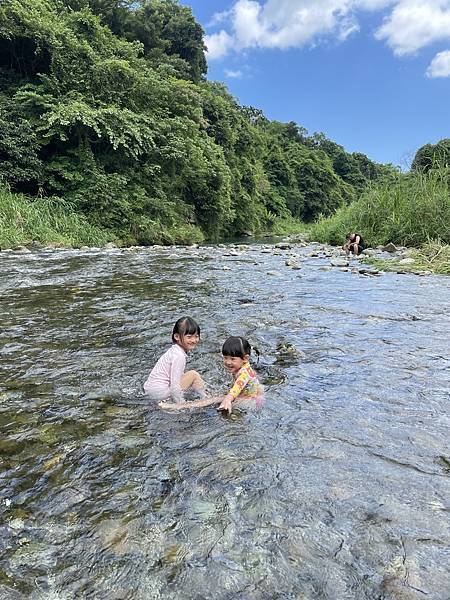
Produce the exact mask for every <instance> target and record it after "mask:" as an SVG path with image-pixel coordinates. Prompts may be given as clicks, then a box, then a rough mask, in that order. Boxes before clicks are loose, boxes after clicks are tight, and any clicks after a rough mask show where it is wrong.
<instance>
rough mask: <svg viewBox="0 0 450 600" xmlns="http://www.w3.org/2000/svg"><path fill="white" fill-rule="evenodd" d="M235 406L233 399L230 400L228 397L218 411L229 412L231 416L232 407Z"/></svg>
mask: <svg viewBox="0 0 450 600" xmlns="http://www.w3.org/2000/svg"><path fill="white" fill-rule="evenodd" d="M232 404H233V401H232V400H231V398H229V397H228V396H227V397H225V398H224V400H223V401H222V403H221V404H220V406H219V407H218V409H217V410H223V411H228V414H229V415H230V414H231V411H232V407H231V405H232Z"/></svg>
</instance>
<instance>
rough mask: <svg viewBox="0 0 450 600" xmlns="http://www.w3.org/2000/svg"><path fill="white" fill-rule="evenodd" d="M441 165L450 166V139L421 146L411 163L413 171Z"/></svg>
mask: <svg viewBox="0 0 450 600" xmlns="http://www.w3.org/2000/svg"><path fill="white" fill-rule="evenodd" d="M440 167H450V139H449V138H446V139H443V140H440V141H439V142H437V144H425V146H422V147H421V148H419V149H418V150H417V152H416V155H415V156H414V160H413V162H412V165H411V169H412V170H413V171H425V172H426V171H429V170H430V169H436V168H437V169H438V168H440Z"/></svg>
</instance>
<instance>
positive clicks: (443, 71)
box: [427, 50, 450, 77]
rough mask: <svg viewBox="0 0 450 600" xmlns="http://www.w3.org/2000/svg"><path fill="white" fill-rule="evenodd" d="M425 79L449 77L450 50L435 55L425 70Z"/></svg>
mask: <svg viewBox="0 0 450 600" xmlns="http://www.w3.org/2000/svg"><path fill="white" fill-rule="evenodd" d="M427 77H450V50H444V52H439V53H438V54H436V56H435V57H434V58H433V60H432V61H431V63H430V66H429V67H428V69H427Z"/></svg>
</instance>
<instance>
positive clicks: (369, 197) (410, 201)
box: [311, 152, 450, 246]
mask: <svg viewBox="0 0 450 600" xmlns="http://www.w3.org/2000/svg"><path fill="white" fill-rule="evenodd" d="M418 154H419V152H418ZM449 189H450V169H449V168H448V167H445V166H442V165H441V166H439V165H436V167H435V168H432V169H421V170H418V171H412V172H411V173H406V174H405V173H399V174H398V175H397V177H396V179H393V180H391V181H389V182H387V181H386V182H379V183H377V184H375V185H373V186H368V187H367V188H366V190H364V192H363V193H362V195H361V197H360V198H359V199H358V200H357V201H355V202H353V203H352V204H350V205H348V206H345V207H341V208H339V209H338V210H337V211H336V212H335V214H334V215H333V216H332V217H329V218H322V219H319V220H318V221H317V222H316V223H315V224H314V225H313V226H312V228H311V235H312V237H314V239H317V240H319V241H323V242H329V243H332V244H337V245H342V240H345V238H346V236H347V234H348V232H350V231H358V232H361V234H362V235H363V236H364V239H365V241H366V243H368V244H369V245H370V246H376V245H379V244H386V243H387V242H393V243H394V244H398V245H402V246H420V245H422V244H426V243H428V242H429V241H430V240H433V239H435V240H440V241H441V242H443V243H445V244H450V193H449Z"/></svg>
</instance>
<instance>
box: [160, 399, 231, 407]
mask: <svg viewBox="0 0 450 600" xmlns="http://www.w3.org/2000/svg"><path fill="white" fill-rule="evenodd" d="M223 398H224V397H223V396H213V397H212V398H205V399H204V400H195V401H194V402H185V403H183V404H175V403H174V402H158V406H159V408H164V409H169V410H186V409H189V408H204V407H205V406H212V405H213V404H221V403H222V400H223Z"/></svg>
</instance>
